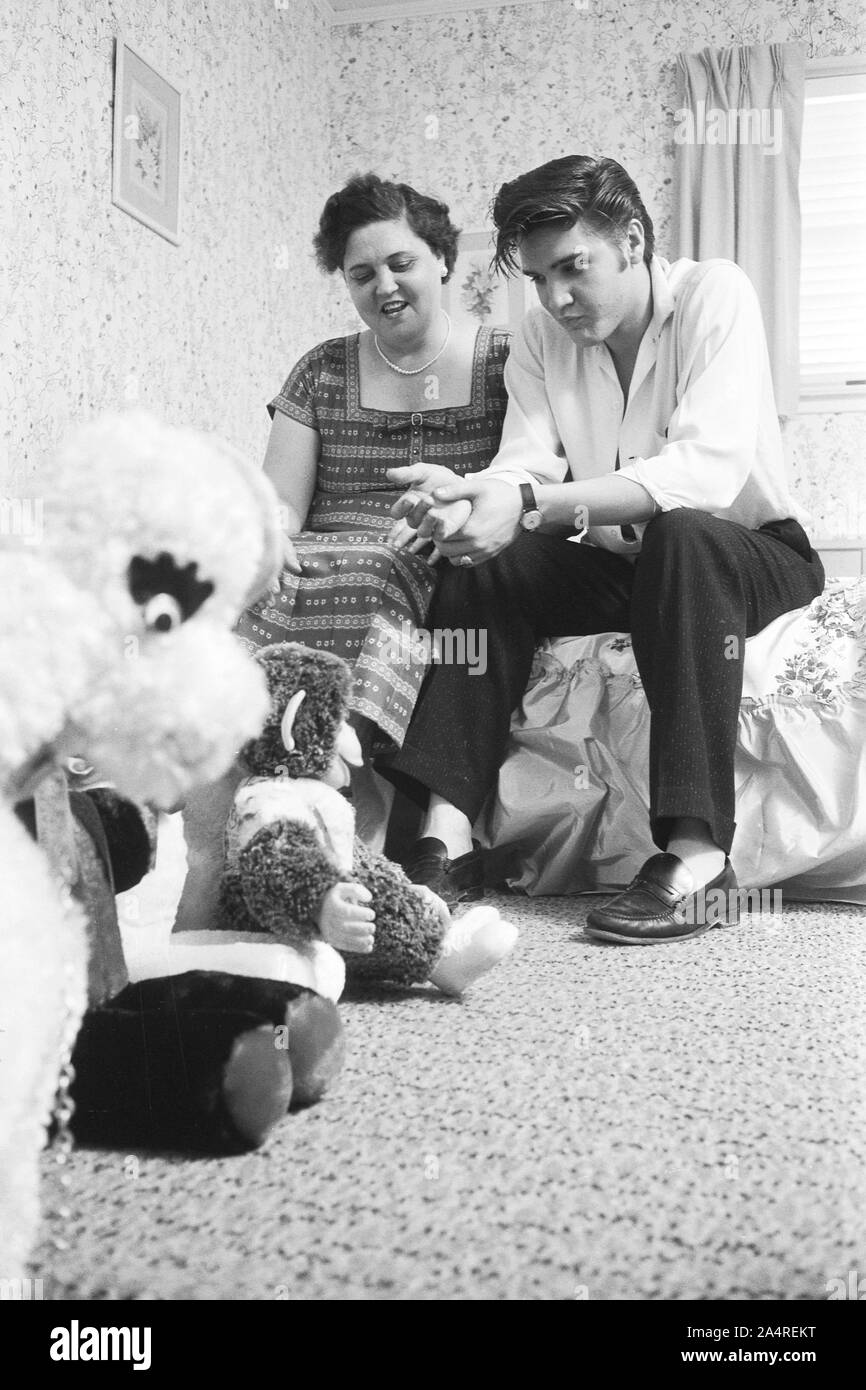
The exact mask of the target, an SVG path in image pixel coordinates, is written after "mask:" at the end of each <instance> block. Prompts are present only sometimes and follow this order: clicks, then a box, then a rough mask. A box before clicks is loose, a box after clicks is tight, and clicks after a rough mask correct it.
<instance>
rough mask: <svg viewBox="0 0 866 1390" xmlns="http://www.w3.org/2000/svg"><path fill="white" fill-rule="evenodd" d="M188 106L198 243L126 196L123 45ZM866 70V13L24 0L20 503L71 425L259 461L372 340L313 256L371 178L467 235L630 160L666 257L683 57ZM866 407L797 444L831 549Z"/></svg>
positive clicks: (15, 437)
mask: <svg viewBox="0 0 866 1390" xmlns="http://www.w3.org/2000/svg"><path fill="white" fill-rule="evenodd" d="M118 31H122V32H123V33H125V35H126V37H127V39H128V41H129V42H130V43H131V44H132V45H133V47H135V48H137V49H139V50H140V51H141V52H142V54H143V56H144V57H145V58H148V59H149V60H150V61H151V62H153V64H154V65H155V66H156V67H157V68H158V69H161V70H163V71H164V72H165V74H166V75H167V76H169V77H173V78H174V79H175V80H176V81H177V82H178V83H179V84H180V85H181V86H182V87H183V89H184V92H185V97H184V110H183V119H184V131H183V169H182V195H183V211H182V240H181V244H180V246H173V245H172V244H171V243H170V242H168V241H166V240H165V239H164V238H163V237H160V236H159V235H157V234H156V233H155V232H153V231H151V230H150V229H149V228H147V227H145V226H144V225H143V224H142V223H140V222H137V221H136V220H134V219H133V218H131V217H130V216H128V215H127V214H126V213H125V212H122V211H121V210H120V209H119V208H116V207H114V205H113V204H112V202H111V140H112V101H113V69H114V57H113V53H114V38H115V35H116V34H117V33H118ZM771 39H779V40H782V39H786V40H801V41H802V42H804V43H805V44H806V45H807V49H808V52H809V54H810V56H826V55H830V54H849V53H861V52H863V51H864V48H866V10H864V8H863V5H862V0H809V2H808V3H806V2H805V0H700V3H696V4H695V5H683V4H681V3H679V0H617V2H616V3H614V0H539V3H538V4H535V5H521V6H507V5H506V6H503V7H502V8H499V9H484V10H476V11H466V12H458V13H452V14H446V15H444V16H440V17H423V18H417V17H416V18H414V19H401V20H390V21H384V22H376V23H365V24H354V25H348V26H338V27H335V28H333V29H329V28H328V26H327V24H326V21H325V19H324V18H323V17H322V13H321V11H320V9H319V8H318V6H317V5H316V3H315V0H248V2H247V3H245V4H243V5H237V4H234V3H231V0H64V3H63V4H62V5H60V6H58V5H56V4H55V3H54V0H6V4H5V5H4V13H3V21H2V24H0V492H2V494H3V495H6V494H8V493H10V492H12V493H14V492H16V491H17V492H21V493H24V494H25V495H26V493H27V491H28V489H29V488H30V485H31V480H32V479H33V477H34V475H35V474H36V473H37V472H38V468H39V464H40V461H41V460H42V459H44V458H45V457H46V455H47V454H49V453H50V452H51V451H52V450H53V449H54V448H55V447H56V444H57V442H58V440H59V439H60V437H61V436H62V435H63V434H64V432H65V431H66V429H67V428H68V426H69V424H70V423H71V422H73V421H75V420H78V419H80V418H83V417H86V416H88V415H90V414H92V413H94V412H96V411H99V410H101V409H104V408H106V407H109V406H114V405H124V404H126V403H129V404H132V403H139V404H143V405H145V406H148V407H150V408H152V409H154V410H155V411H157V412H158V413H160V414H161V415H162V416H164V417H165V418H167V419H169V420H177V421H181V420H182V421H186V422H189V423H193V424H196V425H198V426H200V427H203V428H211V429H215V430H217V431H219V432H220V433H221V434H223V435H224V436H225V437H226V438H228V439H230V440H231V441H232V442H233V443H235V444H236V445H237V446H238V447H240V448H241V449H242V450H243V451H245V452H247V453H248V454H249V455H250V456H251V457H257V458H260V457H261V456H262V454H263V452H264V447H265V442H266V439H267V430H268V422H267V416H266V414H265V411H264V409H263V403H264V402H265V401H266V400H269V399H270V398H271V396H272V395H273V393H274V391H275V390H276V389H277V388H278V387H279V385H280V384H281V383H282V381H283V379H284V377H285V375H286V372H287V371H288V368H289V367H290V366H291V364H292V363H293V362H294V361H295V360H296V358H297V357H298V356H299V355H300V353H301V352H302V351H304V350H305V349H306V348H307V347H309V346H311V345H312V344H313V343H315V342H317V341H320V340H321V339H322V338H324V337H326V336H328V334H330V333H334V332H341V331H348V330H350V329H352V328H354V327H356V326H357V319H356V318H355V316H354V313H353V311H352V309H351V305H350V303H349V300H348V296H347V295H346V293H345V289H344V287H343V286H342V283H341V281H340V279H339V277H336V278H331V279H327V278H326V277H323V276H322V275H321V274H320V273H319V272H318V270H317V269H316V267H315V265H314V263H313V259H312V252H311V247H310V241H311V236H312V233H313V231H314V229H315V226H316V222H317V219H318V215H319V212H320V210H321V206H322V203H323V201H324V199H325V197H327V195H328V194H329V193H330V192H332V191H333V189H334V188H335V187H337V186H338V185H339V184H340V183H341V182H342V180H343V179H344V178H345V177H346V176H347V175H348V174H350V173H352V172H354V171H356V170H358V169H364V168H371V167H372V168H376V169H377V170H379V171H380V172H382V173H384V174H386V175H387V174H390V175H392V176H399V177H403V178H405V177H408V178H411V179H412V180H413V181H415V182H416V183H418V185H419V186H421V187H423V188H426V189H429V190H430V191H437V192H439V193H440V194H442V195H443V196H444V197H445V198H446V199H447V201H448V202H449V203H450V204H451V207H452V211H453V213H454V215H455V218H456V220H457V221H458V223H459V224H460V225H462V226H463V227H464V228H465V229H466V230H468V231H482V230H484V229H485V228H486V227H487V226H488V223H487V221H486V212H487V207H488V203H489V200H490V197H491V195H492V193H493V191H494V190H495V188H496V187H497V186H498V184H499V183H500V182H502V180H503V179H505V178H509V177H512V176H513V175H514V174H516V173H518V172H520V171H521V170H523V169H526V168H529V167H531V166H532V164H534V163H541V162H542V161H543V160H545V159H550V158H554V157H555V156H556V155H560V154H564V153H567V152H568V151H570V150H574V149H581V148H585V149H590V150H593V149H594V150H598V151H604V152H606V153H610V154H613V155H614V156H616V157H617V158H619V159H621V160H622V162H623V163H624V164H625V165H626V167H627V168H628V169H629V170H630V172H631V173H632V174H633V175H634V176H635V178H636V180H637V182H638V184H639V185H640V187H641V188H642V191H643V192H644V195H645V197H646V200H647V203H648V206H649V207H650V209H651V211H652V212H653V216H654V220H655V223H656V230H657V237H658V242H659V247H660V250H662V252H663V253H664V252H665V251H666V250H667V249H668V247H667V239H668V232H669V226H670V220H671V219H670V202H671V186H672V178H673V151H674V146H673V137H672V131H673V111H674V107H675V90H674V71H675V69H674V58H675V55H676V53H677V52H679V51H681V50H687V49H697V48H701V47H703V46H705V45H708V44H713V45H726V44H734V43H748V42H753V41H755V42H757V41H767V40H771ZM864 435H866V413H864V414H861V413H853V412H851V413H847V414H838V415H803V416H801V417H799V418H798V419H796V420H794V421H791V422H790V423H789V424H788V425H787V426H786V444H787V448H788V453H789V458H790V464H791V472H792V478H793V481H794V485H795V487H796V489H797V492H798V495H800V496H801V498H802V500H803V501H804V503H805V505H806V506H807V507H808V508H809V509H810V510H811V512H812V515H813V518H814V528H813V529H814V530H815V532H816V533H820V534H821V535H822V536H825V537H830V536H852V535H857V536H862V537H866V460H864V453H866V450H864Z"/></svg>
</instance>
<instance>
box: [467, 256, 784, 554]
mask: <svg viewBox="0 0 866 1390" xmlns="http://www.w3.org/2000/svg"><path fill="white" fill-rule="evenodd" d="M650 278H651V282H652V297H653V315H652V320H651V322H650V324H649V326H648V328H647V330H646V332H645V334H644V336H643V339H642V341H641V344H640V350H639V352H638V356H637V361H636V362H635V367H634V374H633V376H632V379H631V384H630V387H629V393H628V400H627V401H624V399H623V392H622V387H621V386H620V383H619V379H618V377H617V374H616V370H615V367H614V363H613V359H612V357H611V355H610V352H609V351H608V348H607V347H606V346H605V344H603V343H601V344H598V345H596V346H590V347H585V348H582V347H579V346H578V345H577V344H576V343H575V342H573V341H572V339H571V338H570V337H569V335H568V334H567V333H566V332H565V330H564V329H562V328H561V327H560V326H559V325H558V324H557V323H556V321H555V320H554V319H553V318H552V317H551V316H550V314H548V313H547V311H546V310H544V309H542V308H540V307H539V308H535V309H531V310H530V311H529V313H528V314H527V315H526V317H525V318H524V320H523V323H522V325H521V328H520V330H519V331H518V332H517V334H516V335H515V338H514V341H513V343H512V346H511V353H510V355H509V358H508V361H507V363H506V366H505V385H506V387H507V389H508V397H509V401H508V409H507V412H506V415H505V423H504V426H503V431H502V442H501V444H500V447H499V452H498V453H497V455H496V457H495V458H494V460H493V462H492V463H491V464H490V466H489V468H488V469H487V470H485V471H486V472H489V473H490V475H491V476H496V477H501V478H504V479H507V480H508V481H510V482H514V483H524V482H528V483H533V482H535V483H539V484H544V483H559V482H562V481H563V480H564V479H565V478H566V475H567V471H568V470H569V469H570V470H571V476H572V478H573V480H574V481H575V482H580V481H581V479H586V478H597V477H600V476H603V475H604V474H607V473H612V472H613V471H614V470H615V469H616V467H617V460H619V464H620V469H619V471H620V473H621V475H622V476H623V477H624V478H632V479H633V480H634V481H636V482H638V483H640V484H641V485H642V486H643V487H644V488H645V489H646V491H647V492H648V493H649V495H650V497H651V498H652V499H653V501H654V502H655V504H656V506H657V508H658V509H659V510H660V511H671V510H672V509H673V508H674V507H696V508H697V509H698V510H700V511H706V512H712V513H713V515H714V516H719V517H724V518H726V519H727V520H729V521H736V522H739V523H740V525H742V526H748V527H749V528H751V529H755V528H757V527H758V526H761V525H763V523H764V522H766V521H774V520H778V519H780V518H782V517H788V516H790V517H795V518H796V519H797V520H798V521H800V522H807V521H808V516H807V514H806V513H805V512H804V511H803V509H802V508H801V507H800V506H799V505H798V504H797V503H796V502H795V501H794V500H793V498H792V496H791V494H790V491H789V488H788V482H787V477H786V470H785V462H784V456H783V452H782V437H781V432H780V430H779V421H778V417H777V415H776V405H775V401H774V398H773V385H772V379H771V376H770V363H769V358H768V355H767V346H766V339H765V336H764V325H763V320H762V317H761V309H760V306H759V303H758V299H757V295H756V294H755V291H754V289H753V287H752V284H751V281H750V280H749V279H748V277H747V276H746V275H745V273H744V272H743V271H742V270H740V268H739V267H738V266H736V265H734V263H733V262H732V261H724V260H709V261H689V260H680V261H675V262H674V264H673V265H671V264H669V263H668V262H667V261H665V260H662V259H661V258H660V257H658V256H654V257H653V259H652V264H651V266H650ZM479 476H483V474H481V475H479ZM645 525H646V523H644V524H643V525H637V524H636V525H635V526H634V528H633V529H634V534H635V537H636V539H635V540H633V541H630V540H626V539H625V538H624V537H623V535H622V532H621V530H620V528H619V527H618V526H595V527H593V526H591V527H590V529H589V532H588V537H587V538H588V539H589V540H591V541H593V542H594V543H595V544H597V545H602V546H605V547H606V548H607V549H609V550H617V551H621V552H624V553H626V554H627V553H630V552H631V553H634V552H637V551H639V550H640V543H641V537H642V535H643V532H644V528H645Z"/></svg>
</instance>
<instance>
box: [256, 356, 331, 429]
mask: <svg viewBox="0 0 866 1390" xmlns="http://www.w3.org/2000/svg"><path fill="white" fill-rule="evenodd" d="M329 346H330V344H329V343H319V345H318V347H314V348H311V349H310V351H309V352H305V353H304V355H303V357H302V358H301V359H300V361H298V362H296V363H295V365H294V367H293V368H292V370H291V371H290V372H289V375H288V376H287V377H286V380H285V382H284V383H283V386H282V387H281V389H280V392H279V394H278V395H276V396H274V399H273V400H272V401H270V402H269V403H268V414H269V415H270V417H271V419H272V420H273V418H274V415H275V414H276V412H277V411H278V410H279V411H280V412H281V414H283V415H288V416H289V417H290V418H291V419H292V420H297V421H298V423H299V424H300V425H309V427H310V428H311V429H317V428H318V419H317V416H316V393H317V390H318V385H319V376H320V374H321V369H322V363H323V361H324V358H325V354H326V352H327V349H328V348H329Z"/></svg>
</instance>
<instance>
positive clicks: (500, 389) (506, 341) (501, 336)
mask: <svg viewBox="0 0 866 1390" xmlns="http://www.w3.org/2000/svg"><path fill="white" fill-rule="evenodd" d="M510 348H511V333H510V332H509V330H508V329H507V328H493V329H491V332H490V340H489V342H488V344H487V399H488V401H489V402H490V404H491V405H492V407H493V410H494V412H495V413H496V414H497V415H500V414H501V415H504V414H505V407H506V406H507V404H508V392H507V391H506V389H505V381H504V378H503V373H504V371H505V363H506V361H507V360H508V353H509V350H510Z"/></svg>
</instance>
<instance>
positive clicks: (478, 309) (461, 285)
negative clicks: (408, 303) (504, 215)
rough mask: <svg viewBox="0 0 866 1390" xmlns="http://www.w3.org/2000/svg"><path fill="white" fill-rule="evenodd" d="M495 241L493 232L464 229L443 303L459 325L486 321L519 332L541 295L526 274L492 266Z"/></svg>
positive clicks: (487, 323) (490, 324)
mask: <svg viewBox="0 0 866 1390" xmlns="http://www.w3.org/2000/svg"><path fill="white" fill-rule="evenodd" d="M492 257H493V243H492V239H491V236H490V234H489V232H463V233H461V236H460V241H459V242H458V246H457V262H456V264H455V266H454V273H453V274H452V276H451V279H450V280H449V281H448V283H447V284H446V285H445V288H444V293H443V297H442V304H443V307H444V308H445V310H446V312H447V313H448V314H449V315H450V317H451V319H452V321H453V322H454V324H455V325H459V324H467V323H469V324H476V325H477V324H479V323H480V324H483V325H485V326H487V327H491V328H492V327H499V328H510V329H511V330H512V332H515V331H516V330H517V329H518V328H519V327H520V322H521V320H522V318H523V316H524V314H525V313H526V312H527V310H528V309H530V308H532V306H533V304H537V303H538V297H537V295H536V294H535V291H534V289H533V288H532V285H531V283H530V281H529V280H527V279H526V277H525V276H523V275H520V274H517V275H502V274H499V273H494V272H492V271H491V270H490V261H491V259H492Z"/></svg>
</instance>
